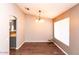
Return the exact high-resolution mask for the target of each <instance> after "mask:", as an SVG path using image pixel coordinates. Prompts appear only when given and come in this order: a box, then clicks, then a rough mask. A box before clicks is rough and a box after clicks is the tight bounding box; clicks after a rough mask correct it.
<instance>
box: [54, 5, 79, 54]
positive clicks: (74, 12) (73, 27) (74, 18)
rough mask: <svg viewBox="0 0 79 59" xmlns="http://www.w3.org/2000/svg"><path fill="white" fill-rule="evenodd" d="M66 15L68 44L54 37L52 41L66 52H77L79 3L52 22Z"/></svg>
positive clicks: (78, 41)
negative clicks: (68, 22)
mask: <svg viewBox="0 0 79 59" xmlns="http://www.w3.org/2000/svg"><path fill="white" fill-rule="evenodd" d="M66 17H70V37H69V38H70V40H69V41H70V43H69V46H66V45H65V44H63V43H61V42H60V41H58V40H57V39H54V42H55V43H57V44H58V45H59V46H60V47H61V48H62V49H63V50H64V51H65V52H67V53H68V54H79V46H78V45H79V4H78V5H76V6H74V7H73V8H71V9H70V10H68V11H66V12H65V13H63V14H61V15H59V16H58V17H56V18H55V19H54V22H56V21H59V20H60V19H63V18H66Z"/></svg>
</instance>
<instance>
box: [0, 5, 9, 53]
mask: <svg viewBox="0 0 79 59" xmlns="http://www.w3.org/2000/svg"><path fill="white" fill-rule="evenodd" d="M5 7H6V6H5V4H0V53H1V52H8V51H9V19H8V17H7V12H6V8H5Z"/></svg>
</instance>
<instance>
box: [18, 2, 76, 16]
mask: <svg viewBox="0 0 79 59" xmlns="http://www.w3.org/2000/svg"><path fill="white" fill-rule="evenodd" d="M76 4H77V3H42V4H37V3H18V4H17V5H18V6H19V7H20V8H21V9H22V11H23V12H24V13H25V14H29V15H33V16H39V10H41V17H45V18H54V17H56V16H58V15H60V14H62V13H63V12H65V11H67V10H68V9H70V8H72V7H73V6H75V5H76ZM25 8H29V10H27V9H25Z"/></svg>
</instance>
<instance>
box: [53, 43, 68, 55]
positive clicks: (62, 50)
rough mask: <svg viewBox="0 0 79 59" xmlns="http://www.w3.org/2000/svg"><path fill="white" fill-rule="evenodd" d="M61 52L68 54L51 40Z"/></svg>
mask: <svg viewBox="0 0 79 59" xmlns="http://www.w3.org/2000/svg"><path fill="white" fill-rule="evenodd" d="M53 43H54V44H55V45H56V46H57V47H58V48H59V49H60V50H61V51H62V52H63V53H65V54H66V55H68V54H67V53H66V52H65V51H64V50H63V49H62V48H61V47H60V46H59V45H58V44H56V43H55V42H53Z"/></svg>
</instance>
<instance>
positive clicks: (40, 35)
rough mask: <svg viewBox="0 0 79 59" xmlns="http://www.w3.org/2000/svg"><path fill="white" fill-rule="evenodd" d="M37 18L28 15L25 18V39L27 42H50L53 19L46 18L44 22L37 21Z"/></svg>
mask: <svg viewBox="0 0 79 59" xmlns="http://www.w3.org/2000/svg"><path fill="white" fill-rule="evenodd" d="M35 20H36V18H35V17H34V16H31V15H26V19H25V41H26V42H48V39H51V38H52V36H53V34H52V32H53V25H52V20H51V19H44V22H43V23H36V22H35Z"/></svg>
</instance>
